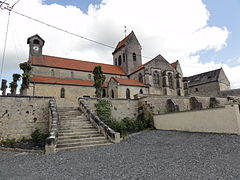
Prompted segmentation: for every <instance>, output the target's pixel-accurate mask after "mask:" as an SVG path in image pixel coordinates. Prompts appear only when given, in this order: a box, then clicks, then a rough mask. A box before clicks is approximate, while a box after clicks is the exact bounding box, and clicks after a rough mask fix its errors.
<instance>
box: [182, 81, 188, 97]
mask: <svg viewBox="0 0 240 180" xmlns="http://www.w3.org/2000/svg"><path fill="white" fill-rule="evenodd" d="M183 90H184V96H187V95H189V87H188V78H187V77H184V78H183Z"/></svg>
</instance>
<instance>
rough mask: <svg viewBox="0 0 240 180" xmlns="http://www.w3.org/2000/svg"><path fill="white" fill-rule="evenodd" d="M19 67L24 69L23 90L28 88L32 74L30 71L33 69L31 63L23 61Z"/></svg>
mask: <svg viewBox="0 0 240 180" xmlns="http://www.w3.org/2000/svg"><path fill="white" fill-rule="evenodd" d="M19 68H20V69H21V70H22V71H23V74H22V84H21V91H23V90H24V89H27V88H28V87H29V83H30V74H29V72H30V71H31V70H32V66H31V63H29V62H23V63H20V64H19Z"/></svg>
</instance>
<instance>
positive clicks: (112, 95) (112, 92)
mask: <svg viewBox="0 0 240 180" xmlns="http://www.w3.org/2000/svg"><path fill="white" fill-rule="evenodd" d="M111 97H112V98H114V91H113V89H112V91H111Z"/></svg>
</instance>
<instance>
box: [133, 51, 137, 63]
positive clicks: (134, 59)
mask: <svg viewBox="0 0 240 180" xmlns="http://www.w3.org/2000/svg"><path fill="white" fill-rule="evenodd" d="M132 56H133V61H136V60H137V55H136V53H133V54H132Z"/></svg>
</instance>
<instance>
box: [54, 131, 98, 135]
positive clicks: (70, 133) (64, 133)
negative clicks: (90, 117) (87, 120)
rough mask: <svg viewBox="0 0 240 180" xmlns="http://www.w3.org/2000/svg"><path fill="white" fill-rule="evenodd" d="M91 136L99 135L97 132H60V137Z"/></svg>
mask: <svg viewBox="0 0 240 180" xmlns="http://www.w3.org/2000/svg"><path fill="white" fill-rule="evenodd" d="M89 134H99V132H98V131H97V130H90V131H88V130H83V131H79V132H73V131H66V132H61V131H60V132H59V133H58V135H59V136H79V135H89Z"/></svg>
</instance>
